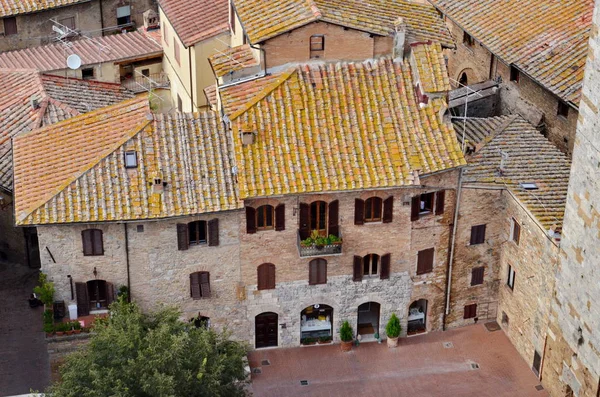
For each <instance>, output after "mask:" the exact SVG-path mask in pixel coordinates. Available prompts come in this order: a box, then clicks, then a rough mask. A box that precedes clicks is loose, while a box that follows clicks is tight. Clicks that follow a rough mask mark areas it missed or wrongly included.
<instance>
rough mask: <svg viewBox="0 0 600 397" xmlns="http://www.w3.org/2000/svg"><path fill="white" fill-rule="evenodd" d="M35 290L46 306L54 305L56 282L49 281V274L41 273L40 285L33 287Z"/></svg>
mask: <svg viewBox="0 0 600 397" xmlns="http://www.w3.org/2000/svg"><path fill="white" fill-rule="evenodd" d="M33 292H34V293H35V294H36V295H37V296H38V299H39V300H41V301H42V303H43V304H44V305H46V307H48V306H50V305H52V302H54V283H51V282H49V281H48V276H46V275H45V274H44V273H40V277H39V279H38V285H37V286H36V287H35V288H34V289H33Z"/></svg>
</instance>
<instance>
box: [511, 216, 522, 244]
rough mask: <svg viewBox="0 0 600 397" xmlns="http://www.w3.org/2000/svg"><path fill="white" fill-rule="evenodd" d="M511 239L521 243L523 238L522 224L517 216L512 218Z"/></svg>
mask: <svg viewBox="0 0 600 397" xmlns="http://www.w3.org/2000/svg"><path fill="white" fill-rule="evenodd" d="M510 239H511V241H514V242H515V243H516V244H517V245H519V241H520V240H521V225H519V222H517V221H516V219H515V218H511V231H510Z"/></svg>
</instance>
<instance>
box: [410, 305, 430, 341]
mask: <svg viewBox="0 0 600 397" xmlns="http://www.w3.org/2000/svg"><path fill="white" fill-rule="evenodd" d="M426 331H427V300H426V299H419V300H418V301H414V302H413V303H412V304H411V305H410V308H409V309H408V330H407V335H409V336H410V335H416V334H420V333H423V332H426Z"/></svg>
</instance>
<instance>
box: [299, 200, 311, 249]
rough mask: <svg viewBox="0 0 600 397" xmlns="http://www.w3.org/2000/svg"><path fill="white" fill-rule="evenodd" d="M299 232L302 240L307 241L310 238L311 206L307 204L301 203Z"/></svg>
mask: <svg viewBox="0 0 600 397" xmlns="http://www.w3.org/2000/svg"><path fill="white" fill-rule="evenodd" d="M298 230H299V231H300V239H302V240H306V239H307V238H309V237H310V206H309V205H308V204H306V203H300V217H299V219H298Z"/></svg>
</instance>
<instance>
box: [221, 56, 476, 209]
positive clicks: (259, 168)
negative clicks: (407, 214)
mask: <svg viewBox="0 0 600 397" xmlns="http://www.w3.org/2000/svg"><path fill="white" fill-rule="evenodd" d="M261 80H262V79H261ZM261 80H255V81H252V82H249V83H246V84H248V87H249V90H250V92H251V94H250V95H248V96H246V97H245V98H246V99H248V98H250V101H249V102H248V103H246V104H245V105H240V104H239V103H238V104H236V105H235V106H233V107H231V106H230V112H231V110H232V109H233V113H229V114H228V117H229V118H230V119H231V120H232V126H233V130H234V133H233V137H234V142H235V146H234V147H235V150H236V165H237V167H238V184H239V194H240V198H242V199H245V198H248V197H260V196H269V195H280V194H294V193H305V192H322V191H337V190H353V189H368V188H381V187H392V186H405V185H411V184H413V183H415V176H414V175H415V173H416V172H418V173H419V174H421V175H424V174H429V173H433V172H436V171H443V170H448V169H451V168H454V167H459V166H462V165H464V164H465V160H464V158H463V155H462V153H461V151H460V147H459V145H458V142H457V141H456V135H455V132H454V129H453V128H452V125H451V123H446V122H444V123H442V122H441V120H440V117H439V114H438V113H437V110H438V108H439V107H440V106H441V105H443V104H442V103H438V102H440V101H441V102H443V100H441V99H435V100H432V101H430V104H429V105H425V106H423V107H422V108H421V107H420V106H419V104H418V103H417V101H416V96H415V92H414V89H413V81H412V76H411V70H410V65H409V64H408V63H403V62H401V61H396V62H394V61H392V60H391V59H381V60H377V61H373V60H371V61H365V62H363V63H337V64H334V63H330V64H325V63H311V64H306V65H301V66H298V67H297V68H295V69H292V70H291V71H288V72H285V73H282V74H280V75H279V76H276V77H273V76H271V78H270V79H265V80H264V82H263V86H262V89H257V85H259V84H260V82H261ZM246 84H240V86H246ZM240 86H238V87H236V89H237V91H238V92H237V94H238V98H243V97H244V96H243V95H241V94H240V91H241V90H242V89H243V88H242V87H240ZM223 91H224V93H226V92H227V91H229V89H225V90H223ZM225 96H227V95H225ZM230 105H231V103H230ZM249 131H255V132H256V136H255V138H254V143H252V144H249V145H245V146H244V145H242V142H241V136H240V132H249Z"/></svg>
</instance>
